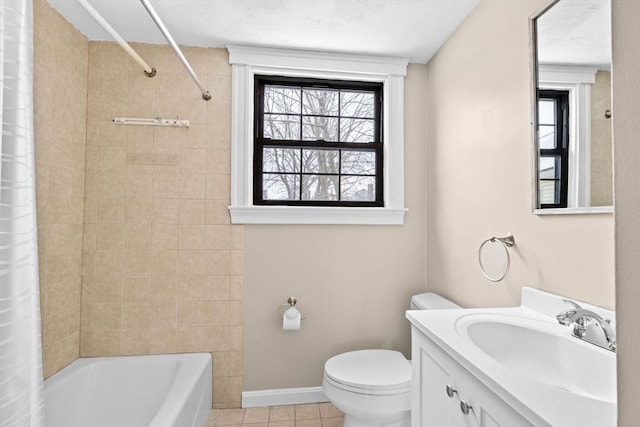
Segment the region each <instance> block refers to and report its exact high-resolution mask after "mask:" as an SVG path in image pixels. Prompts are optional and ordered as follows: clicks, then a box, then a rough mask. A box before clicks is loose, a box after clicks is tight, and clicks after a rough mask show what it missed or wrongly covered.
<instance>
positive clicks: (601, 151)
mask: <svg viewBox="0 0 640 427" xmlns="http://www.w3.org/2000/svg"><path fill="white" fill-rule="evenodd" d="M606 110H609V111H611V72H609V71H598V72H597V73H596V82H595V84H593V85H592V86H591V205H592V206H611V205H613V148H612V145H611V144H612V141H611V119H610V118H609V119H607V118H606V117H605V111H606Z"/></svg>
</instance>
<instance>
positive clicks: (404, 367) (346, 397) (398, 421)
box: [322, 293, 460, 427]
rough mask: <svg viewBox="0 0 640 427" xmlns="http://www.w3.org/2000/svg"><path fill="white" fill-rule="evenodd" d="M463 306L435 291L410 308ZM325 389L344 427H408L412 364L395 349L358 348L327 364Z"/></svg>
mask: <svg viewBox="0 0 640 427" xmlns="http://www.w3.org/2000/svg"><path fill="white" fill-rule="evenodd" d="M451 308H460V306H458V305H456V304H454V303H453V302H451V301H449V300H448V299H446V298H443V297H441V296H439V295H436V294H432V293H425V294H419V295H414V296H413V297H412V298H411V310H442V309H451ZM322 390H323V391H324V393H325V395H326V396H327V398H328V399H329V400H330V401H331V403H333V405H334V406H335V407H336V408H338V409H339V410H341V411H342V412H343V413H344V424H343V426H344V427H374V426H376V427H382V426H384V427H409V425H410V424H411V363H410V362H409V361H408V360H407V359H406V358H405V357H404V356H403V355H402V353H400V352H398V351H394V350H357V351H350V352H347V353H342V354H338V355H336V356H333V357H332V358H330V359H329V360H327V362H326V363H325V365H324V377H323V380H322Z"/></svg>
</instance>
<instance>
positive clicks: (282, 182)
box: [262, 173, 300, 200]
mask: <svg viewBox="0 0 640 427" xmlns="http://www.w3.org/2000/svg"><path fill="white" fill-rule="evenodd" d="M262 198H263V199H264V200H299V199H300V175H286V174H274V173H265V174H263V175H262Z"/></svg>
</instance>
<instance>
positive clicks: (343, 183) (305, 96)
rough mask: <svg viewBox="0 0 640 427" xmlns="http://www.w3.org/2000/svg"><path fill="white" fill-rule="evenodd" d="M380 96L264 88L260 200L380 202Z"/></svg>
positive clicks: (319, 89) (369, 92) (355, 91)
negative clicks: (378, 198) (378, 108)
mask: <svg viewBox="0 0 640 427" xmlns="http://www.w3.org/2000/svg"><path fill="white" fill-rule="evenodd" d="M380 92H381V91H380V89H378V91H377V92H376V90H364V89H353V88H348V87H347V88H335V87H330V86H329V87H317V86H304V85H296V86H291V85H282V84H278V83H274V84H264V89H263V92H262V93H263V95H262V96H263V99H262V103H263V108H262V111H261V115H262V117H261V119H262V135H261V136H262V138H264V139H265V141H267V142H268V143H265V144H264V145H263V146H262V199H263V200H265V201H267V200H272V201H273V200H280V201H327V202H330V201H343V202H344V201H346V202H375V201H377V200H376V197H377V196H376V194H377V189H376V185H377V184H379V177H377V174H378V173H379V168H378V162H379V161H381V160H380V158H379V157H380V156H381V154H378V153H381V149H380V147H381V141H376V137H378V138H379V135H380V134H381V132H380V131H379V128H380V122H379V113H378V115H377V111H376V103H379V97H380ZM376 129H378V131H377V132H376Z"/></svg>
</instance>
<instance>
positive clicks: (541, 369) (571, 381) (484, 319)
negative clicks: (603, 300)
mask: <svg viewBox="0 0 640 427" xmlns="http://www.w3.org/2000/svg"><path fill="white" fill-rule="evenodd" d="M456 330H457V331H458V333H459V334H460V335H461V336H462V337H463V338H465V339H466V340H468V341H469V342H470V343H471V344H473V345H474V346H475V347H477V348H478V349H479V350H481V351H482V352H483V353H485V354H486V355H487V356H489V357H490V358H491V359H493V360H494V361H495V362H497V363H498V364H501V365H503V366H504V368H506V369H510V370H513V371H516V372H518V373H519V374H520V375H523V376H526V377H528V378H530V379H531V380H533V381H537V382H541V383H545V384H548V385H551V386H553V387H556V388H559V389H561V390H565V391H567V392H569V393H575V394H579V395H582V396H585V397H590V398H593V399H599V400H604V401H615V400H616V357H615V353H612V352H610V351H607V350H604V349H601V348H599V347H597V346H595V345H592V344H589V343H585V342H583V341H581V340H579V339H578V338H575V337H572V336H570V335H568V329H567V327H563V326H560V325H555V324H551V323H549V322H543V321H539V320H535V319H530V318H526V317H519V316H509V315H502V314H471V315H467V316H463V317H461V318H460V319H458V321H457V322H456Z"/></svg>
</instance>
